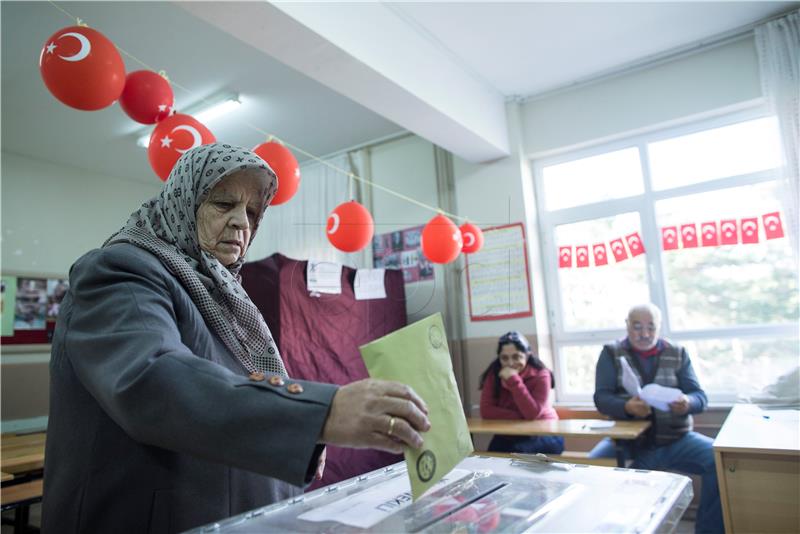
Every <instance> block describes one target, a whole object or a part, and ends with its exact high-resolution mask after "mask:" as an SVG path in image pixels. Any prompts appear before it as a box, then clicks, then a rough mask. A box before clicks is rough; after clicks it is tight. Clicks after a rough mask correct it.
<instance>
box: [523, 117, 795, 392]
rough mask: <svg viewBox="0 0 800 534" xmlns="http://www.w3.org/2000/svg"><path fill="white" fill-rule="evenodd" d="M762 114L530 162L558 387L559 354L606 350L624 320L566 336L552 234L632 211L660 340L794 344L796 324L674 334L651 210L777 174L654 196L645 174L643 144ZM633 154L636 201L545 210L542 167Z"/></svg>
mask: <svg viewBox="0 0 800 534" xmlns="http://www.w3.org/2000/svg"><path fill="white" fill-rule="evenodd" d="M770 115H771V114H770V113H769V110H768V108H767V107H766V106H765V105H764V104H763V103H761V102H759V103H757V105H754V106H751V107H747V108H745V109H741V110H738V111H735V112H727V113H724V114H720V115H717V116H714V117H711V118H708V117H706V118H700V119H697V118H689V119H687V120H686V121H684V122H683V123H681V124H677V125H675V124H674V123H673V124H671V125H668V126H662V127H654V128H653V129H650V130H649V131H646V132H643V133H634V134H632V135H630V136H626V137H624V138H620V139H616V140H613V141H605V142H603V141H600V142H597V143H596V144H592V145H591V146H587V147H584V148H580V149H575V150H568V151H565V152H562V153H558V154H556V155H551V156H546V157H542V158H537V159H533V160H531V161H529V164H530V165H531V167H532V171H533V172H532V178H533V180H532V181H533V190H534V195H535V197H536V198H535V202H536V210H537V216H538V224H539V229H540V239H541V247H542V258H543V281H544V288H545V295H546V298H547V302H548V323H549V326H550V332H551V340H552V341H551V343H552V346H551V349H552V351H553V355H554V358H553V360H554V365H555V369H554V372H555V375H556V379H557V380H558V382H559V383H565V381H564V380H563V379H562V377H565V376H566V362H565V361H564V358H562V349H563V348H564V347H567V346H575V345H591V344H594V345H596V346H597V354H598V355H599V354H600V350H601V348H602V345H603V344H604V343H608V342H610V341H612V340H614V339H620V338H622V337H624V336H625V335H626V331H625V326H624V323H623V319H624V318H622V317H620V327H619V328H614V329H593V330H574V331H566V330H565V328H564V320H563V317H564V313H563V312H564V305H563V300H562V294H561V287H560V285H559V275H558V274H559V273H558V269H559V268H558V252H557V243H556V242H555V228H556V227H557V226H559V225H562V224H569V223H576V222H581V221H587V220H593V219H599V218H603V217H612V216H614V215H619V214H623V213H630V212H635V213H638V215H639V220H640V228H641V237H642V241H643V243H644V246H645V249H646V250H647V254H646V255H645V269H646V273H645V277H646V280H647V284H648V289H649V294H650V300H651V302H653V303H654V304H655V305H657V306H658V307H659V308H660V309H661V310H663V321H662V330H661V335H662V336H663V337H667V338H670V339H672V340H674V341H676V342H678V343H681V342H685V341H692V340H704V339H732V338H749V339H757V338H775V337H780V338H789V339H799V338H800V336H798V325H797V324H794V323H772V324H754V325H740V326H730V327H718V328H698V329H690V330H675V329H673V328H672V326H671V324H670V317H669V315H670V314H669V306H668V304H669V297H668V292H669V288H668V280H667V278H666V277H665V268H664V262H663V258H662V252H663V251H662V250H661V235H660V233H659V228H658V225H657V219H656V203H657V202H659V201H661V200H665V199H670V198H675V197H681V196H686V195H692V194H699V193H707V192H712V191H718V190H723V189H729V188H735V187H741V186H747V185H754V184H759V183H765V182H774V181H777V179H778V174H777V173H776V171H775V170H774V169H772V170H766V171H758V172H753V173H747V174H742V175H737V176H728V177H725V178H717V179H713V180H709V181H705V182H699V183H694V184H689V185H682V186H677V187H672V188H668V189H662V190H654V189H653V183H652V177H651V175H650V165H649V154H648V147H647V145H648V144H649V143H653V142H657V141H662V140H665V139H670V138H674V137H680V136H684V135H689V134H693V133H697V132H701V131H705V130H711V129H715V128H720V127H724V126H729V125H732V124H736V123H739V122H745V121H749V120H755V119H759V118H764V117H769V116H770ZM631 147H636V148H637V149H638V151H639V156H640V164H641V171H642V180H643V185H644V192H643V193H641V194H637V195H632V196H627V197H621V198H616V199H612V200H604V201H601V202H596V203H592V204H584V205H581V206H575V207H570V208H563V209H559V210H553V211H548V210H547V208H546V206H547V199H546V192H545V191H544V180H543V169H544V168H545V167H548V166H551V165H556V164H559V163H565V162H567V161H572V160H576V159H582V158H587V157H591V156H597V155H600V154H604V153H607V152H613V151H616V150H622V149H625V148H631ZM556 400H557V402H560V403H564V402H568V403H591V402H592V399H591V393H589V394H582V393H568V392H565V391H564V390H563V389H561V390H559V389H557V390H556ZM735 400H736V395H735V394H733V393H715V394H714V398H713V401H714V403H715V404H730V403H732V402H734V401H735Z"/></svg>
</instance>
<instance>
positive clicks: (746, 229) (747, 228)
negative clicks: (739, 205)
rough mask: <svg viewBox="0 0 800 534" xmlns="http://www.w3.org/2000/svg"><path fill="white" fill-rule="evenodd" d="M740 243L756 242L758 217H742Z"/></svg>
mask: <svg viewBox="0 0 800 534" xmlns="http://www.w3.org/2000/svg"><path fill="white" fill-rule="evenodd" d="M740 228H741V229H742V243H758V217H747V218H745V219H742V222H741V224H740Z"/></svg>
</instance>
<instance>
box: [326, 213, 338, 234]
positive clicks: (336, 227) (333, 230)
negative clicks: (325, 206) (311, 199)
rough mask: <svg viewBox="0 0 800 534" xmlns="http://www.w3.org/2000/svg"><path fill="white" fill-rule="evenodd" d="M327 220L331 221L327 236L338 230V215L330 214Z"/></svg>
mask: <svg viewBox="0 0 800 534" xmlns="http://www.w3.org/2000/svg"><path fill="white" fill-rule="evenodd" d="M328 218H329V219H333V226H331V229H330V230H328V233H329V234H335V233H336V230H338V229H339V214H338V213H331V216H330V217H328Z"/></svg>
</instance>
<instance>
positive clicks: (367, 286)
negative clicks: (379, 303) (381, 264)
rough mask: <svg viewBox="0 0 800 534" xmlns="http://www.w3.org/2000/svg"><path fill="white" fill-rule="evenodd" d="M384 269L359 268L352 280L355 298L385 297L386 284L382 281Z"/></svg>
mask: <svg viewBox="0 0 800 534" xmlns="http://www.w3.org/2000/svg"><path fill="white" fill-rule="evenodd" d="M385 273H386V269H359V270H357V271H356V279H355V282H353V289H354V290H355V294H356V300H370V299H385V298H386V285H385V284H384V283H383V279H384V274H385Z"/></svg>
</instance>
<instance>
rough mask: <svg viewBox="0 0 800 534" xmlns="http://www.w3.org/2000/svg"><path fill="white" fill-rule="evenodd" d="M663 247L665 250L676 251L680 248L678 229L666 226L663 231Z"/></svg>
mask: <svg viewBox="0 0 800 534" xmlns="http://www.w3.org/2000/svg"><path fill="white" fill-rule="evenodd" d="M661 247H662V248H663V249H664V250H675V249H676V248H678V228H677V227H675V226H665V227H664V228H662V229H661Z"/></svg>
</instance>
